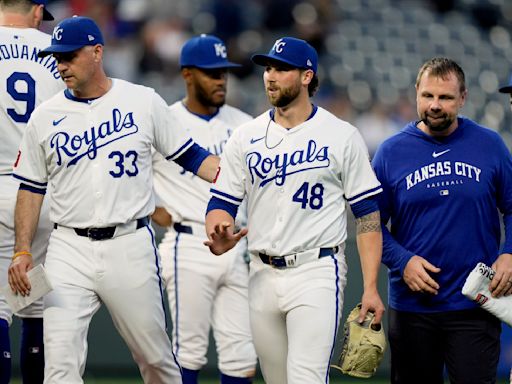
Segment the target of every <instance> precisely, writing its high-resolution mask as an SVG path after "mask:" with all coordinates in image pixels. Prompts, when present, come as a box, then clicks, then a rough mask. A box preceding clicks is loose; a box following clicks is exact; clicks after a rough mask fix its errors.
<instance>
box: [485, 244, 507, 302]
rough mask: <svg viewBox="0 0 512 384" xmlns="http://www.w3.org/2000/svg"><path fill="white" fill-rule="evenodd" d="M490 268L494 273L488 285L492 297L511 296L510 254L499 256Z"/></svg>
mask: <svg viewBox="0 0 512 384" xmlns="http://www.w3.org/2000/svg"><path fill="white" fill-rule="evenodd" d="M491 268H492V269H494V270H495V271H496V273H495V274H494V277H493V279H492V280H491V283H490V284H489V291H490V292H491V294H492V297H496V298H498V297H501V296H508V295H512V254H510V253H503V254H501V255H500V256H499V257H498V258H497V259H496V261H495V262H494V264H493V265H492V266H491Z"/></svg>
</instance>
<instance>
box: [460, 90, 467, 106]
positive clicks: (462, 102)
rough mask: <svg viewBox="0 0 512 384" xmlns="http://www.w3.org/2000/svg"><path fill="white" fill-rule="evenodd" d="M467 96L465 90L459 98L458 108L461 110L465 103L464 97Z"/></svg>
mask: <svg viewBox="0 0 512 384" xmlns="http://www.w3.org/2000/svg"><path fill="white" fill-rule="evenodd" d="M467 95H468V90H467V89H465V90H464V92H462V95H461V97H460V105H459V108H462V107H463V106H464V104H465V103H466V97H467Z"/></svg>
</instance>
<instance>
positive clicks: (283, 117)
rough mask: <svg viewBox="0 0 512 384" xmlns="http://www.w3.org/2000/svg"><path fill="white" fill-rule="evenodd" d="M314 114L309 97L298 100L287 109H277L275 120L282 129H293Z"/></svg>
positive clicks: (286, 107)
mask: <svg viewBox="0 0 512 384" xmlns="http://www.w3.org/2000/svg"><path fill="white" fill-rule="evenodd" d="M312 112H313V106H312V105H311V101H310V100H309V97H302V98H297V99H295V100H294V101H292V102H291V103H290V104H288V105H287V106H285V107H276V112H275V115H274V120H275V121H276V123H278V124H279V125H281V126H282V127H286V128H293V127H296V126H297V125H299V124H302V123H303V122H305V121H306V120H307V119H308V118H309V116H311V113H312Z"/></svg>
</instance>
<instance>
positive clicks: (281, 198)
mask: <svg viewBox="0 0 512 384" xmlns="http://www.w3.org/2000/svg"><path fill="white" fill-rule="evenodd" d="M289 142H290V140H289V137H288V132H287V133H286V134H285V135H284V136H283V141H282V143H281V144H280V146H281V148H283V150H281V151H280V157H281V159H283V158H284V156H283V155H284V153H291V148H289V146H290V144H289ZM276 172H277V170H276ZM284 177H285V180H286V175H284ZM277 180H278V179H276V181H277ZM286 182H288V181H287V180H286V181H285V183H286ZM279 183H281V180H279ZM285 183H283V184H282V185H276V187H277V204H276V207H275V209H276V215H275V217H276V220H275V222H274V227H273V230H272V233H276V234H277V233H280V234H282V233H286V231H285V229H284V225H285V224H284V219H283V218H284V216H285V211H286V209H287V206H288V205H289V201H287V198H288V194H287V193H286V184H285ZM280 240H282V236H281V237H280V238H277V237H275V238H273V244H272V248H273V249H276V248H278V246H277V244H279V241H280Z"/></svg>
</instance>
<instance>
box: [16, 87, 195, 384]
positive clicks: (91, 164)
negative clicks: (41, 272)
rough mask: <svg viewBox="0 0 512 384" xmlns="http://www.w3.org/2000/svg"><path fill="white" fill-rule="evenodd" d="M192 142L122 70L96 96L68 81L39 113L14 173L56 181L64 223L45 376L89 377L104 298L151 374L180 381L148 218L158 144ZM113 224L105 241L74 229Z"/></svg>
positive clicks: (52, 245) (47, 313)
mask: <svg viewBox="0 0 512 384" xmlns="http://www.w3.org/2000/svg"><path fill="white" fill-rule="evenodd" d="M193 143H194V142H193V140H192V139H191V138H190V137H189V136H188V135H187V133H186V132H185V130H184V129H182V128H181V127H180V126H179V124H178V122H177V121H176V120H175V119H174V118H173V117H172V114H171V113H170V111H169V109H168V107H167V105H166V103H165V102H164V100H163V99H162V98H161V97H160V96H159V95H157V94H156V93H155V91H154V90H153V89H151V88H147V87H143V86H140V85H135V84H132V83H129V82H126V81H123V80H119V79H113V80H112V87H111V89H110V90H109V91H108V92H107V93H106V94H104V95H103V96H101V97H99V98H97V99H92V100H80V99H77V98H74V97H73V96H72V94H71V92H70V91H69V90H66V91H65V92H61V93H58V94H57V95H55V96H54V97H53V98H51V99H50V100H48V101H46V102H44V103H43V104H41V105H40V106H39V107H38V108H37V109H36V110H35V111H34V113H33V114H32V117H31V118H30V120H29V123H28V126H27V130H26V132H25V135H24V136H23V140H22V143H21V146H20V154H19V156H18V160H17V163H16V166H15V171H14V176H15V177H16V178H18V179H20V180H23V181H24V182H25V183H26V184H27V185H29V186H31V187H33V188H39V189H44V188H45V187H46V186H47V185H49V186H50V187H51V188H50V203H51V204H50V218H51V220H52V221H53V222H55V223H57V224H58V226H57V228H56V229H55V230H54V231H53V232H52V234H51V237H50V241H49V246H48V253H47V257H46V262H45V266H46V271H47V274H48V278H49V279H50V282H51V284H52V286H53V291H52V292H51V293H50V294H48V295H46V296H45V298H44V315H43V320H44V321H43V327H44V332H43V333H44V342H45V381H48V382H56V381H59V382H66V383H70V384H78V383H83V380H82V378H81V375H82V373H83V370H84V368H85V358H86V355H87V342H86V336H87V329H88V327H89V323H90V320H91V318H92V316H93V315H94V313H95V312H96V311H97V309H98V308H99V307H100V305H101V304H102V303H104V304H105V305H106V307H107V308H108V310H109V312H110V315H111V316H112V319H113V321H114V323H115V324H116V327H117V329H118V330H119V332H120V334H121V336H122V337H123V339H124V340H125V341H126V343H127V344H128V347H129V348H130V350H131V352H132V354H133V356H134V358H135V360H136V362H137V364H138V366H139V370H140V372H141V375H142V377H143V380H144V382H148V383H149V382H159V383H176V384H177V383H181V373H180V369H179V366H178V363H177V360H176V359H175V358H174V357H173V353H172V345H171V342H170V340H169V337H168V335H167V333H166V329H165V314H164V307H163V305H162V294H161V293H162V291H161V289H162V286H161V276H160V264H159V257H158V252H157V250H156V246H155V237H154V232H153V231H152V230H151V228H149V226H148V225H147V224H144V221H143V220H142V218H144V217H146V216H148V215H149V214H151V213H152V212H153V210H154V198H153V183H152V176H153V175H152V153H151V152H152V148H153V147H154V148H156V150H158V151H159V152H160V153H162V154H163V155H164V156H165V157H166V158H167V159H170V160H173V159H176V158H177V157H179V156H180V155H181V154H182V153H183V152H185V151H186V150H187V149H188V148H190V147H191V146H192V145H193ZM135 219H137V225H136V222H135ZM114 225H115V226H116V229H115V236H114V237H112V238H107V239H103V240H91V239H89V238H88V237H86V236H85V235H84V234H82V235H80V231H78V232H77V231H76V230H75V229H77V228H90V227H93V228H101V227H111V226H114ZM88 233H90V231H88ZM70 298H72V299H71V300H70ZM60 340H66V341H67V342H66V343H64V344H62V343H61V342H60Z"/></svg>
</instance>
